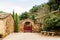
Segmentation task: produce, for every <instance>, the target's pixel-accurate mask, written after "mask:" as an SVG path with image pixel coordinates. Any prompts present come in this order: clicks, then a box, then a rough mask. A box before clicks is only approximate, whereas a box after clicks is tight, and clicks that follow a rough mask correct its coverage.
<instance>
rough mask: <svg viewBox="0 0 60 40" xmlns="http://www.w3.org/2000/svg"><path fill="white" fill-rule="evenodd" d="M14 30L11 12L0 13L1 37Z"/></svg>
mask: <svg viewBox="0 0 60 40" xmlns="http://www.w3.org/2000/svg"><path fill="white" fill-rule="evenodd" d="M12 32H14V21H13V17H12V15H11V14H0V35H2V36H3V37H4V36H6V35H8V34H10V33H12Z"/></svg>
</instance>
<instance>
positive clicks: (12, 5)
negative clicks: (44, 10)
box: [0, 0, 48, 14]
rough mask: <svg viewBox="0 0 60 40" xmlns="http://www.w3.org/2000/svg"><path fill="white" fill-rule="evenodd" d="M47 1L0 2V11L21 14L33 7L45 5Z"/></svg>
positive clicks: (19, 0)
mask: <svg viewBox="0 0 60 40" xmlns="http://www.w3.org/2000/svg"><path fill="white" fill-rule="evenodd" d="M47 2H48V0H0V11H4V12H7V13H12V11H13V9H14V11H15V13H18V14H21V13H22V12H25V11H27V12H28V11H29V10H30V9H31V8H32V7H33V6H34V5H41V4H43V3H47Z"/></svg>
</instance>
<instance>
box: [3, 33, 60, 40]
mask: <svg viewBox="0 0 60 40" xmlns="http://www.w3.org/2000/svg"><path fill="white" fill-rule="evenodd" d="M3 40H60V37H56V36H54V37H51V36H43V35H41V34H39V33H12V34H10V35H8V36H7V37H5V38H4V39H3Z"/></svg>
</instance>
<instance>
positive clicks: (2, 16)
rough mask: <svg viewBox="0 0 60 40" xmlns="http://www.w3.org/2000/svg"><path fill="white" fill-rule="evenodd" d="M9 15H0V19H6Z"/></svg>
mask: <svg viewBox="0 0 60 40" xmlns="http://www.w3.org/2000/svg"><path fill="white" fill-rule="evenodd" d="M9 15H10V14H9V13H2V14H0V19H4V18H6V17H8V16H9Z"/></svg>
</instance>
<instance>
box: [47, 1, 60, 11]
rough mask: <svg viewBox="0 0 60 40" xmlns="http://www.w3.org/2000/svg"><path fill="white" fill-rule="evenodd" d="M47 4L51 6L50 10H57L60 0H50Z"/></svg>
mask: <svg viewBox="0 0 60 40" xmlns="http://www.w3.org/2000/svg"><path fill="white" fill-rule="evenodd" d="M47 4H48V5H49V6H50V11H52V10H57V9H58V8H59V5H60V0H49V2H48V3H47Z"/></svg>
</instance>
